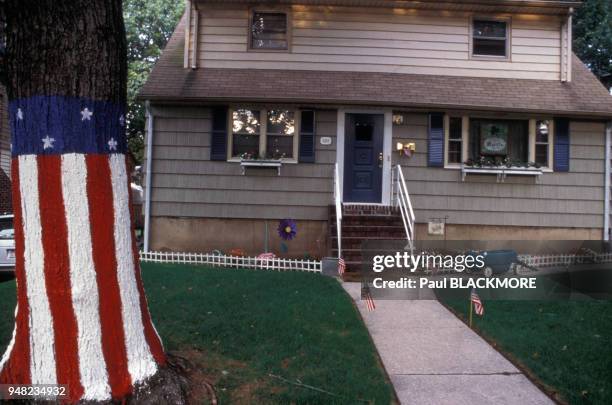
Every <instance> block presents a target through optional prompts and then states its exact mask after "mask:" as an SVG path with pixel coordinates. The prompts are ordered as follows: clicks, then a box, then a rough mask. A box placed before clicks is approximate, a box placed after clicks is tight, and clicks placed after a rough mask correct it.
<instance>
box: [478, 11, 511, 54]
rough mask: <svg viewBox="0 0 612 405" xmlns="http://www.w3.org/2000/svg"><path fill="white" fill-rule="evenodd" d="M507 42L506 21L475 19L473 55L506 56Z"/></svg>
mask: <svg viewBox="0 0 612 405" xmlns="http://www.w3.org/2000/svg"><path fill="white" fill-rule="evenodd" d="M506 42H507V24H506V22H504V21H481V20H474V31H473V37H472V44H473V45H472V47H473V49H472V54H473V55H476V56H506Z"/></svg>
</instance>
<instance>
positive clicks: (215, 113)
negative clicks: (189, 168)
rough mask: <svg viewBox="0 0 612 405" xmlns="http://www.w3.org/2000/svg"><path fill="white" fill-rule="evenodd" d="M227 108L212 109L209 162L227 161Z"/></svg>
mask: <svg viewBox="0 0 612 405" xmlns="http://www.w3.org/2000/svg"><path fill="white" fill-rule="evenodd" d="M227 125H228V124H227V107H215V108H213V109H212V133H211V139H210V160H227Z"/></svg>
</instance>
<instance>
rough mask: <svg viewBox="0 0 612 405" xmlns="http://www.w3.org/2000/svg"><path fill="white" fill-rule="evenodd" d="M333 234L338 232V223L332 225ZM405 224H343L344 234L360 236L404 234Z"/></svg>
mask: <svg viewBox="0 0 612 405" xmlns="http://www.w3.org/2000/svg"><path fill="white" fill-rule="evenodd" d="M330 231H331V233H332V235H334V234H336V224H335V223H334V224H332V225H331V226H330ZM405 232H406V231H405V230H404V226H403V224H402V225H371V226H370V225H344V224H343V225H342V236H353V235H354V236H359V235H362V234H363V235H372V236H378V235H380V236H385V235H395V234H397V233H399V234H404V233H405Z"/></svg>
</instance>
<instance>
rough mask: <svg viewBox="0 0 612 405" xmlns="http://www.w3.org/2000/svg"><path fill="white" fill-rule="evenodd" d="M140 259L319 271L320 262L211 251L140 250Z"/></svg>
mask: <svg viewBox="0 0 612 405" xmlns="http://www.w3.org/2000/svg"><path fill="white" fill-rule="evenodd" d="M140 261H142V262H149V263H176V264H194V265H206V266H213V267H228V268H235V269H256V270H275V271H307V272H312V273H320V272H321V262H320V261H317V260H299V259H283V258H280V257H275V258H270V259H263V258H257V257H240V256H226V255H218V254H211V253H184V252H143V251H141V252H140Z"/></svg>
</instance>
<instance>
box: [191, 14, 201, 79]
mask: <svg viewBox="0 0 612 405" xmlns="http://www.w3.org/2000/svg"><path fill="white" fill-rule="evenodd" d="M193 11H194V12H195V14H194V15H193V33H192V37H193V38H192V41H193V43H192V45H191V48H192V49H191V50H192V52H193V54H192V55H191V68H192V69H197V68H198V43H199V42H200V40H199V38H198V37H199V36H200V10H198V5H197V2H193Z"/></svg>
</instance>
